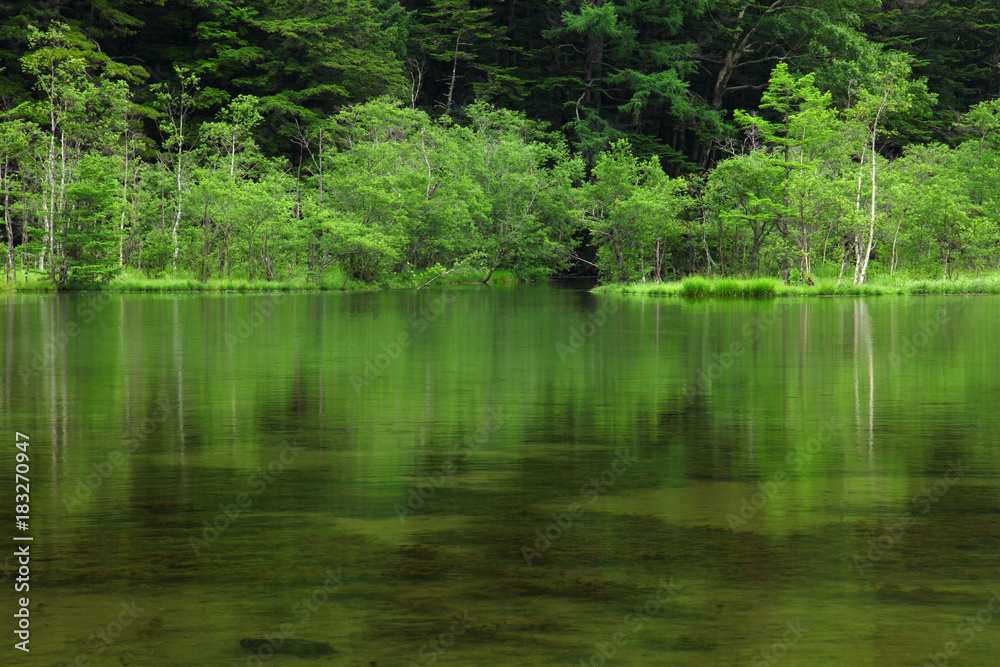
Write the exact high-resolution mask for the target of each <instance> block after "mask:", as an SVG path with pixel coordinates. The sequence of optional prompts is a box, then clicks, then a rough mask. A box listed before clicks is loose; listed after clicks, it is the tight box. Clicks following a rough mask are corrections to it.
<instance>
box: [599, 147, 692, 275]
mask: <svg viewBox="0 0 1000 667" xmlns="http://www.w3.org/2000/svg"><path fill="white" fill-rule="evenodd" d="M593 179H594V182H593V183H591V184H588V185H587V186H586V187H585V188H584V193H583V198H584V201H585V202H586V209H585V210H584V212H583V217H584V220H585V221H586V222H587V223H589V224H590V231H591V233H592V234H593V236H594V241H595V245H596V246H597V264H598V270H599V271H600V274H601V278H602V279H604V280H607V281H614V282H626V281H630V280H636V279H638V278H640V277H643V276H649V275H651V276H653V278H654V279H656V280H659V277H660V275H661V274H662V273H663V272H664V270H665V269H666V268H667V266H668V265H669V260H670V257H669V256H668V252H667V250H666V248H667V247H669V246H670V244H671V241H673V240H674V239H675V238H676V237H677V236H679V235H680V234H681V231H682V230H681V226H680V224H679V223H678V220H677V216H678V214H679V213H680V211H681V210H682V209H683V208H684V206H685V205H686V204H687V203H688V198H687V194H686V190H687V187H686V185H685V184H684V182H683V181H682V180H680V179H671V178H668V177H667V176H666V174H664V173H663V170H662V169H661V168H660V165H659V163H658V162H657V161H656V160H654V159H647V160H639V159H638V158H636V157H635V156H634V155H633V154H632V152H631V149H630V147H629V145H628V142H626V141H619V142H616V143H615V144H614V145H613V146H612V148H611V151H610V152H608V153H605V154H603V155H602V156H601V158H600V159H599V161H598V163H597V166H595V167H594V171H593Z"/></svg>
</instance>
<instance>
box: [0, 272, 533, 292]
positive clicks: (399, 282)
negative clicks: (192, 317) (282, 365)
mask: <svg viewBox="0 0 1000 667" xmlns="http://www.w3.org/2000/svg"><path fill="white" fill-rule="evenodd" d="M433 277H434V274H433V273H426V272H425V273H421V274H413V275H410V276H402V275H400V276H393V277H392V278H390V279H389V280H388V281H387V282H385V283H381V284H375V283H372V284H369V283H363V282H361V281H357V280H347V281H346V282H345V281H344V276H343V275H338V272H336V271H334V272H331V274H330V275H329V276H324V277H322V278H320V280H319V282H308V281H306V279H305V278H292V280H271V281H267V280H253V281H251V280H245V279H238V278H234V279H226V278H221V279H216V278H210V279H209V280H207V281H204V282H202V281H200V280H196V279H194V278H185V277H181V278H175V277H157V278H149V277H146V276H144V275H142V274H141V273H139V272H137V271H126V272H123V273H122V274H120V275H119V276H118V277H117V278H115V279H114V280H112V281H111V282H110V283H108V284H106V285H96V286H92V287H88V288H83V289H79V290H73V289H70V290H67V291H107V292H307V291H308V292H322V291H333V290H342V289H344V290H375V289H394V288H398V289H403V288H416V287H420V286H421V285H423V284H425V283H426V282H427V281H428V280H430V279H431V278H433ZM485 277H486V272H485V271H476V270H473V269H467V270H460V271H454V272H452V273H449V274H448V275H446V276H442V277H441V278H439V279H438V280H435V281H434V282H433V283H432V284H431V285H430V286H431V287H434V286H441V285H455V284H478V283H482V281H483V278H485ZM517 282H521V280H520V279H519V278H518V277H517V276H515V275H514V273H512V272H510V271H503V270H497V271H494V272H493V275H492V276H490V279H489V282H488V284H490V285H505V284H511V283H517ZM55 289H56V288H55V286H53V285H52V283H51V282H50V281H49V279H48V276H47V274H44V273H40V272H38V271H31V272H30V273H29V274H28V277H27V279H25V278H24V277H23V276H19V279H18V280H17V282H14V281H10V282H4V281H3V276H2V274H0V292H54V291H55Z"/></svg>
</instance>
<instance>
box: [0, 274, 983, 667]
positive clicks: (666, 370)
mask: <svg viewBox="0 0 1000 667" xmlns="http://www.w3.org/2000/svg"><path fill="white" fill-rule="evenodd" d="M0 331H2V340H0V372H2V373H3V374H4V380H3V383H2V391H3V393H2V396H0V414H2V415H3V424H4V436H3V437H4V442H5V443H6V452H5V454H4V455H3V456H2V457H0V460H2V461H3V463H2V465H0V474H2V475H3V476H4V479H6V480H8V481H7V482H5V483H4V484H3V490H4V493H3V496H2V497H3V505H2V510H0V514H2V516H3V519H4V521H5V525H6V526H8V528H7V529H6V531H5V532H6V533H7V536H6V537H5V539H6V540H7V541H8V543H9V544H10V545H15V546H16V545H17V544H24V543H14V542H11V541H10V540H11V537H13V536H15V535H30V536H32V537H33V538H34V539H33V541H32V542H31V543H30V544H31V547H30V548H31V565H30V567H31V575H30V577H31V578H30V594H27V593H18V594H15V593H13V591H12V588H13V586H14V579H15V577H16V576H17V574H16V568H17V563H16V558H15V557H14V556H13V555H12V554H13V550H14V548H15V546H11V547H9V548H8V549H7V550H5V553H4V555H3V556H0V564H2V565H3V566H4V569H3V572H2V575H0V578H2V580H3V586H4V587H5V589H6V590H7V591H8V595H7V599H16V598H17V597H18V596H19V595H30V612H31V644H30V647H31V654H30V656H29V655H27V654H24V653H21V652H20V651H16V650H14V648H13V643H14V642H15V641H16V639H15V638H14V635H13V634H12V631H13V629H14V628H15V625H14V622H15V621H14V619H13V618H12V616H11V614H12V610H13V608H14V605H13V603H8V605H7V606H5V609H6V610H7V612H6V613H5V616H4V617H5V618H6V620H5V621H4V627H3V634H4V636H5V637H7V640H6V642H5V644H4V646H3V648H2V649H0V663H2V664H33V665H46V666H49V665H52V666H55V665H115V666H118V665H139V666H142V665H151V666H158V665H164V666H166V665H170V666H175V665H212V666H215V665H220V666H221V665H226V666H236V665H247V666H251V665H264V664H266V665H296V666H299V665H301V666H302V667H307V666H308V665H310V664H316V665H324V664H330V665H351V666H355V665H357V666H362V665H377V667H393V666H401V667H413V666H418V667H424V666H429V665H491V666H500V665H518V666H521V665H550V664H551V665H558V664H563V665H604V664H608V665H650V666H653V665H655V666H657V667H660V666H662V665H685V666H686V665H690V666H699V667H703V666H705V665H751V666H755V665H775V664H780V665H787V666H793V665H801V666H816V665H852V666H865V665H871V666H883V665H914V666H925V665H935V664H937V665H944V664H949V665H993V664H996V661H997V656H998V655H1000V446H998V442H1000V297H996V296H952V297H941V296H934V297H879V298H868V299H860V298H789V299H782V300H765V301H751V300H682V299H674V298H655V297H652V298H642V297H617V296H610V295H607V296H605V295H594V294H590V293H589V292H587V291H586V289H585V288H584V287H583V286H579V285H574V284H568V285H567V284H545V285H529V286H517V287H506V288H505V287H455V288H439V289H436V290H432V289H428V290H425V291H422V292H416V291H382V292H370V293H322V294H310V293H301V294H300V293H291V294H284V295H240V294H162V295H141V294H125V295H122V294H115V295H103V296H98V295H93V294H92V295H60V296H52V295H20V294H19V295H10V294H8V295H0ZM15 432H20V433H23V434H25V435H28V436H29V437H30V448H29V449H28V452H29V454H30V468H31V471H30V479H31V494H30V529H29V531H27V532H26V533H21V532H20V531H18V530H16V529H15V527H14V526H15V509H14V507H15V501H14V488H13V484H12V481H13V478H14V470H15V457H14V455H15V452H16V451H17V450H16V449H15V447H14V443H15ZM3 559H6V560H3ZM246 638H258V639H260V638H270V639H271V643H270V644H269V643H267V642H259V643H257V644H256V645H255V652H254V653H253V654H251V655H248V654H247V653H245V652H244V651H243V650H242V649H241V647H240V640H242V639H246ZM292 639H294V640H310V641H313V642H323V643H324V644H319V643H317V644H308V645H301V646H306V649H302V648H301V646H300V645H296V644H295V643H294V642H292V641H289V640H292ZM326 644H328V645H329V646H331V647H333V648H334V649H335V650H336V651H337V653H335V654H331V655H311V656H307V657H297V656H294V655H286V654H284V653H283V650H286V649H289V648H295V647H296V646H300V647H299V648H298V649H296V650H300V651H301V650H313V649H315V648H316V647H322V646H325V645H326ZM275 647H277V649H276V648H275ZM309 647H312V648H309ZM275 650H277V652H276V653H274V654H273V655H272V652H274V651H275ZM316 652H317V653H318V652H319V651H316Z"/></svg>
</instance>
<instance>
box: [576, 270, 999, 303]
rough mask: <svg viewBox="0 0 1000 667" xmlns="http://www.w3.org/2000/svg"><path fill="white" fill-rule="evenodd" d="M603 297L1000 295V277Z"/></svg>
mask: <svg viewBox="0 0 1000 667" xmlns="http://www.w3.org/2000/svg"><path fill="white" fill-rule="evenodd" d="M593 291H594V292H598V293H603V294H639V295H647V294H648V295H655V296H686V297H708V296H714V297H729V298H762V299H767V298H774V297H781V296H878V295H882V294H1000V275H991V276H983V277H979V278H957V279H954V280H926V279H909V278H889V279H878V278H876V279H874V280H872V281H871V282H868V283H865V284H863V285H855V284H854V283H852V282H849V281H837V280H829V279H823V280H817V281H816V283H815V284H814V285H798V284H791V285H786V284H785V283H784V282H783V281H781V280H776V279H774V278H705V277H703V276H689V277H687V278H684V279H683V280H678V281H674V282H662V283H656V282H640V283H623V284H614V285H601V286H599V287H595V288H594V290H593Z"/></svg>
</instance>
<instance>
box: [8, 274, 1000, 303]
mask: <svg viewBox="0 0 1000 667" xmlns="http://www.w3.org/2000/svg"><path fill="white" fill-rule="evenodd" d="M485 275H486V274H485V272H482V271H476V270H473V269H466V270H461V271H455V272H452V273H450V274H448V275H446V276H443V277H441V278H440V279H438V280H436V281H435V282H434V283H433V285H432V286H441V285H455V284H479V283H482V279H483V278H484V277H485ZM431 277H433V275H432V274H421V275H411V276H409V277H407V276H402V275H400V276H393V277H392V278H391V279H390V280H389V281H387V282H385V283H382V284H368V283H363V282H360V281H355V280H348V281H346V283H345V281H344V277H343V275H338V272H333V273H332V274H331V275H329V276H327V277H323V278H321V279H320V281H319V282H307V281H306V280H305V278H293V279H292V280H272V281H266V280H254V281H250V280H246V279H238V278H237V279H216V278H212V279H209V280H207V281H205V282H202V281H199V280H196V279H194V278H186V277H158V278H148V277H146V276H143V275H142V274H141V273H139V272H135V271H127V272H124V273H122V274H121V275H119V276H118V277H117V278H115V279H114V280H113V281H112V282H111V283H109V284H107V285H102V286H96V287H92V288H90V289H88V290H82V291H91V290H103V291H110V292H299V291H332V290H341V289H346V290H373V289H406V288H416V287H420V286H421V285H423V284H424V283H426V282H427V280H429V279H430V278H431ZM519 282H522V280H521V279H520V278H518V276H516V275H515V274H514V273H513V272H510V271H501V270H498V271H494V272H493V275H492V276H491V277H490V280H489V284H491V285H509V284H514V283H519ZM51 291H55V287H54V286H53V285H52V284H51V283H50V282H49V280H48V277H47V276H46V275H45V274H43V273H40V272H37V271H32V272H30V273H29V275H28V278H27V280H25V279H24V278H23V277H20V279H19V280H18V281H17V282H16V283H15V282H13V281H11V282H4V281H3V280H2V278H0V292H51ZM592 291H593V292H595V293H601V294H627V295H652V296H684V297H724V298H764V299H767V298H775V297H783V296H878V295H883V294H1000V274H996V275H988V276H981V277H979V278H958V279H953V280H944V279H938V280H933V279H913V278H902V277H894V278H874V279H873V280H872V281H870V282H867V283H865V284H863V285H855V284H853V283H852V282H850V281H837V280H833V279H817V280H816V282H815V284H813V285H799V284H790V285H786V284H785V283H784V282H783V281H781V280H778V279H775V278H705V277H703V276H688V277H687V278H684V279H683V280H678V281H671V282H660V283H657V282H637V283H615V284H611V285H599V286H597V287H595V288H594V289H593V290H592Z"/></svg>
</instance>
